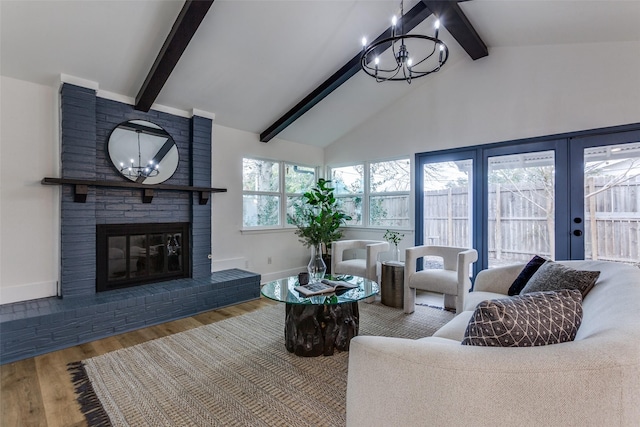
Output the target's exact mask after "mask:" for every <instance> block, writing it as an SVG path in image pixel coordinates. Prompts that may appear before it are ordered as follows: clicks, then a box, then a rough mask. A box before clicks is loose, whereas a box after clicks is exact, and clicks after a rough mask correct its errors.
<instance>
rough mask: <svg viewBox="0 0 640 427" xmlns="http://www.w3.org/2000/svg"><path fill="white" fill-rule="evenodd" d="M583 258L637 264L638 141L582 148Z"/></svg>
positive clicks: (639, 248) (639, 238) (639, 205)
mask: <svg viewBox="0 0 640 427" xmlns="http://www.w3.org/2000/svg"><path fill="white" fill-rule="evenodd" d="M584 160H585V168H584V184H585V188H584V198H585V200H584V207H585V213H584V219H585V224H584V236H585V239H584V244H585V259H594V260H596V259H599V260H604V261H616V262H624V263H631V264H636V265H640V143H638V142H636V143H629V144H619V145H607V146H603V147H591V148H587V149H585V150H584Z"/></svg>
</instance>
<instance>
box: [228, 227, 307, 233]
mask: <svg viewBox="0 0 640 427" xmlns="http://www.w3.org/2000/svg"><path fill="white" fill-rule="evenodd" d="M295 231H296V228H295V227H264V228H242V229H240V234H248V235H249V234H271V233H293V232H295Z"/></svg>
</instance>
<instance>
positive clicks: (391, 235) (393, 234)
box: [383, 230, 404, 261]
mask: <svg viewBox="0 0 640 427" xmlns="http://www.w3.org/2000/svg"><path fill="white" fill-rule="evenodd" d="M403 237H404V234H401V233H399V232H397V231H390V230H386V231H385V232H384V236H383V238H384V239H385V240H386V241H387V242H389V243H391V244H393V246H394V249H393V260H394V261H398V259H399V251H398V243H400V241H402V238H403Z"/></svg>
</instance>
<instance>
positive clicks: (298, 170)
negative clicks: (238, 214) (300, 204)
mask: <svg viewBox="0 0 640 427" xmlns="http://www.w3.org/2000/svg"><path fill="white" fill-rule="evenodd" d="M315 181H316V173H315V168H313V167H309V166H301V165H295V164H290V163H284V162H279V161H274V160H260V159H250V158H244V159H243V161H242V225H243V227H247V228H249V227H282V226H283V224H286V223H288V221H285V220H284V218H285V215H286V212H285V209H284V208H283V203H282V201H283V200H285V205H284V207H285V208H286V211H287V212H289V213H292V212H293V205H294V203H295V201H296V200H299V199H300V197H301V196H302V194H303V193H304V192H305V191H308V190H309V189H310V188H311V187H313V185H314V184H315Z"/></svg>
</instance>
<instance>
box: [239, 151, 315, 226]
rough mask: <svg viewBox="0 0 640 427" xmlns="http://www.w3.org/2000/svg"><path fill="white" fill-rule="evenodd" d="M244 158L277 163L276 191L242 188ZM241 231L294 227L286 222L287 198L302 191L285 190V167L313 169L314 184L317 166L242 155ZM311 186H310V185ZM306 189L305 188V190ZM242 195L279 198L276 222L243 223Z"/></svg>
mask: <svg viewBox="0 0 640 427" xmlns="http://www.w3.org/2000/svg"><path fill="white" fill-rule="evenodd" d="M245 160H253V161H262V162H270V163H277V164H278V191H257V190H245V189H244V162H245ZM242 164H243V167H242V173H243V175H242V199H243V202H242V229H241V230H242V231H269V230H284V229H291V228H295V225H293V224H288V223H287V198H288V197H296V196H302V195H303V194H304V193H288V192H287V191H286V176H285V171H286V167H287V166H288V165H289V166H301V167H304V168H311V169H313V173H314V179H313V183H312V186H313V185H315V183H316V181H317V180H318V166H311V165H306V164H303V163H298V162H294V161H289V160H274V159H268V158H264V157H254V156H242ZM310 188H311V187H310ZM305 191H306V190H305ZM244 196H275V197H277V198H278V200H279V209H278V224H276V225H245V223H244Z"/></svg>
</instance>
